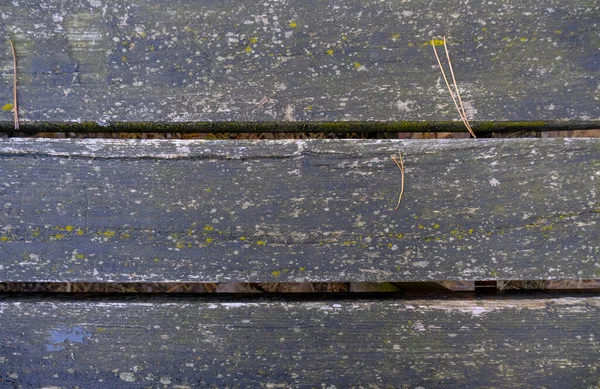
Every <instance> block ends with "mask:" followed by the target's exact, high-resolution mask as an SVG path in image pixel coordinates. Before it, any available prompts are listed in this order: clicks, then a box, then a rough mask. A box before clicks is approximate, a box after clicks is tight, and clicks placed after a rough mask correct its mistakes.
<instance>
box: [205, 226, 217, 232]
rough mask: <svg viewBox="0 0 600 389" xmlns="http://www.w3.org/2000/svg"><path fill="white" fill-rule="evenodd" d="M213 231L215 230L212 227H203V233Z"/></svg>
mask: <svg viewBox="0 0 600 389" xmlns="http://www.w3.org/2000/svg"><path fill="white" fill-rule="evenodd" d="M214 229H215V228H214V227H213V226H206V227H204V231H212V230H214Z"/></svg>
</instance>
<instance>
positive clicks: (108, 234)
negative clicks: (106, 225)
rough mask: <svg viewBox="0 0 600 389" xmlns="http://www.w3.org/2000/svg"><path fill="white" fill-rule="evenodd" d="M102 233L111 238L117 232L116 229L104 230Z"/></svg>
mask: <svg viewBox="0 0 600 389" xmlns="http://www.w3.org/2000/svg"><path fill="white" fill-rule="evenodd" d="M102 235H104V236H106V237H108V238H110V237H113V236H115V232H114V231H104V232H103V233H102Z"/></svg>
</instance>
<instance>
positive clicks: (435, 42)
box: [423, 39, 444, 46]
mask: <svg viewBox="0 0 600 389" xmlns="http://www.w3.org/2000/svg"><path fill="white" fill-rule="evenodd" d="M432 42H433V45H434V46H444V40H443V39H433V40H431V41H427V42H424V43H423V46H429V45H430V44H431V43H432Z"/></svg>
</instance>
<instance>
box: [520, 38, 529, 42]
mask: <svg viewBox="0 0 600 389" xmlns="http://www.w3.org/2000/svg"><path fill="white" fill-rule="evenodd" d="M519 40H520V41H521V42H527V38H521V39H519Z"/></svg>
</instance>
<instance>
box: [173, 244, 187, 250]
mask: <svg viewBox="0 0 600 389" xmlns="http://www.w3.org/2000/svg"><path fill="white" fill-rule="evenodd" d="M175 247H177V248H178V249H182V248H184V247H185V245H184V244H183V243H177V244H175Z"/></svg>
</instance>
